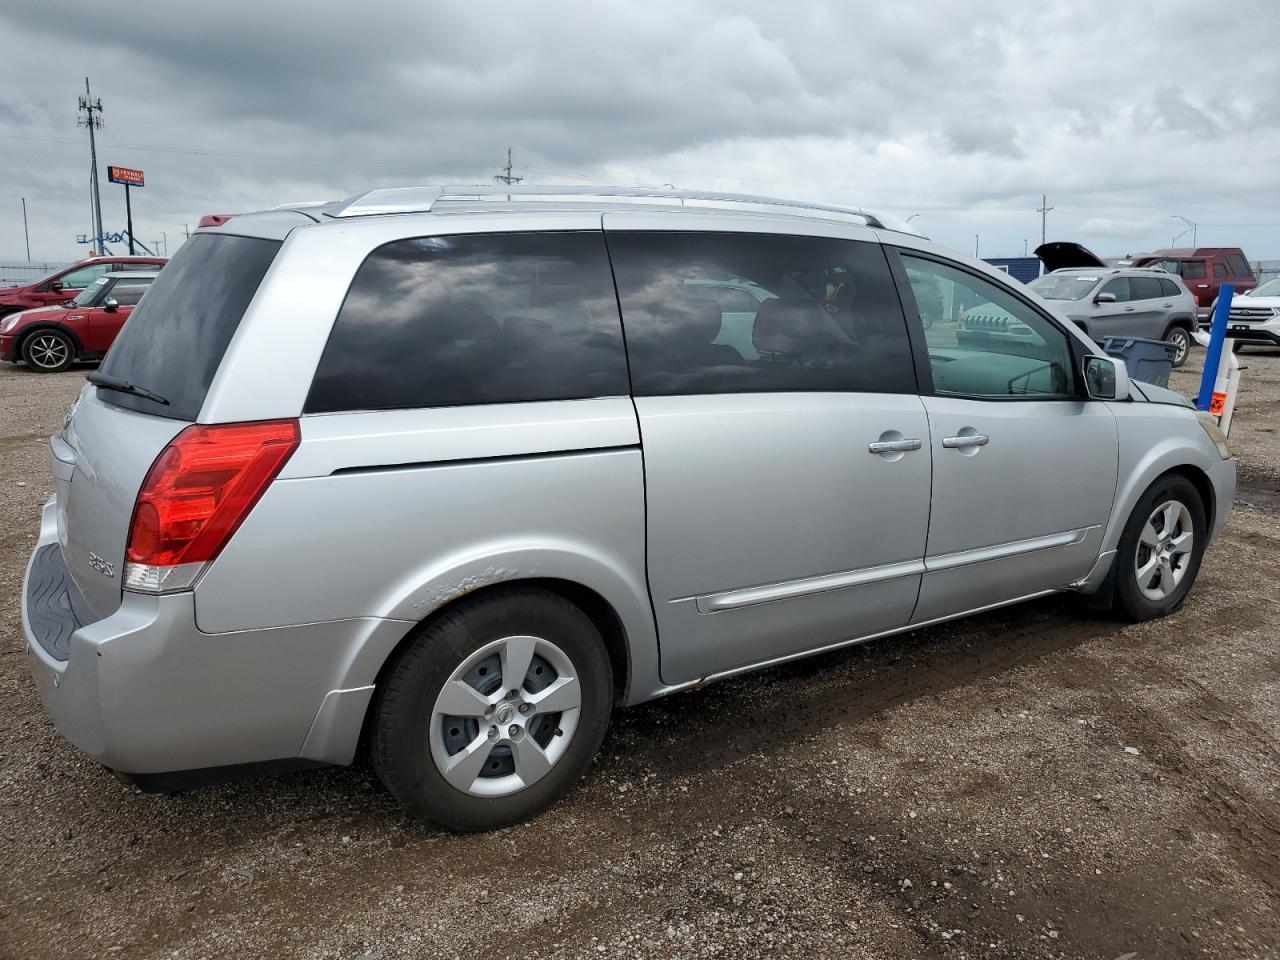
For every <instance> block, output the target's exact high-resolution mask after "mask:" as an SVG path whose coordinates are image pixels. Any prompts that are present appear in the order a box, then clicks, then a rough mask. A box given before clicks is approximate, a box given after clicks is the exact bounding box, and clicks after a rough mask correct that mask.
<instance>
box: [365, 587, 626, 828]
mask: <svg viewBox="0 0 1280 960" xmlns="http://www.w3.org/2000/svg"><path fill="white" fill-rule="evenodd" d="M381 687H382V689H381V690H380V692H379V696H378V699H377V702H376V704H375V715H374V725H373V736H372V753H373V763H374V767H375V769H376V770H377V772H378V776H379V777H381V779H382V782H383V783H384V784H385V785H386V787H387V789H388V790H390V791H391V793H392V794H393V795H394V796H395V797H396V799H397V800H399V801H400V803H401V804H402V805H403V806H404V808H405V809H406V810H407V811H408V812H409V813H410V814H412V815H413V816H415V817H418V818H420V819H424V820H429V821H433V822H435V823H439V824H441V825H443V826H445V827H448V828H450V829H452V830H459V831H474V830H494V829H497V828H499V827H505V826H509V825H511V824H513V823H518V822H520V821H522V820H528V819H529V818H531V817H533V816H536V815H537V814H539V813H541V812H542V811H543V810H545V809H546V808H547V807H549V806H551V805H552V804H553V803H555V802H556V801H557V800H559V799H560V798H561V797H562V796H563V795H564V794H565V793H567V792H568V790H569V789H570V788H571V787H572V786H573V785H574V784H575V783H576V782H577V781H578V779H579V778H580V777H581V776H582V775H583V773H585V772H586V770H587V768H588V767H589V766H590V764H591V761H592V759H593V758H594V757H595V755H596V752H597V751H598V750H599V749H600V744H601V743H602V742H603V741H604V735H605V731H606V730H607V729H608V726H609V715H610V712H611V709H612V704H613V675H612V670H611V668H610V663H609V656H608V653H607V651H606V650H605V646H604V641H603V639H602V638H601V636H600V632H599V631H598V630H597V629H596V627H595V624H594V623H592V621H591V619H590V618H589V617H588V616H587V615H586V614H585V613H583V612H582V610H581V609H579V608H578V607H577V606H575V605H574V604H572V603H570V602H569V601H568V600H566V599H564V598H563V597H561V596H559V595H558V594H554V593H551V592H549V591H546V590H541V589H538V588H534V587H504V588H501V589H498V590H494V591H492V592H489V593H486V594H484V595H482V596H478V597H475V598H471V599H467V600H462V601H460V602H459V603H458V604H457V605H456V606H455V607H453V608H451V609H450V610H449V611H447V612H446V613H444V614H443V615H441V616H440V617H438V618H437V619H435V620H434V621H432V622H431V623H430V625H429V626H427V627H426V628H425V629H424V630H422V631H421V633H419V635H418V636H417V637H416V638H414V639H413V640H412V642H411V643H410V645H409V647H408V648H407V649H406V650H405V651H404V652H403V654H402V655H400V657H399V659H398V660H397V661H396V662H395V663H394V665H393V666H392V668H391V670H390V673H389V675H388V676H387V679H386V681H385V682H384V683H383V684H382V685H381Z"/></svg>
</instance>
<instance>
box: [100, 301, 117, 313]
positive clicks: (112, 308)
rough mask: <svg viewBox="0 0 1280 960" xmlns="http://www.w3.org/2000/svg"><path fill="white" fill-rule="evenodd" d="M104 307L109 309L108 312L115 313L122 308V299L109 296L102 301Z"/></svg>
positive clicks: (106, 309)
mask: <svg viewBox="0 0 1280 960" xmlns="http://www.w3.org/2000/svg"><path fill="white" fill-rule="evenodd" d="M102 309H103V310H105V311H107V313H115V312H116V311H117V310H118V309H120V301H119V300H117V299H116V298H115V297H107V299H105V300H103V301H102Z"/></svg>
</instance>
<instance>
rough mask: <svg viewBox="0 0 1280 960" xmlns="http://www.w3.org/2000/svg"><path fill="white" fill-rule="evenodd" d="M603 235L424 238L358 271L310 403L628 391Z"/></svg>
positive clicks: (331, 405) (377, 253)
mask: <svg viewBox="0 0 1280 960" xmlns="http://www.w3.org/2000/svg"><path fill="white" fill-rule="evenodd" d="M627 392H628V384H627V365H626V353H625V351H624V349H623V344H622V330H621V324H620V323H619V320H618V303H617V299H616V298H615V296H614V290H613V280H612V278H611V277H610V274H609V259H608V255H607V253H606V251H605V245H604V238H603V236H602V235H601V234H600V233H505V234H473V235H463V236H447V237H420V238H416V239H411V240H397V241H395V242H393V243H388V244H385V245H384V246H381V247H379V248H378V249H376V250H374V251H373V253H371V254H369V256H368V258H367V259H366V260H365V262H364V263H363V264H361V266H360V269H359V270H358V271H357V272H356V276H355V279H354V280H353V281H352V283H351V289H350V290H349V291H348V292H347V298H346V300H345V301H344V302H343V304H342V309H341V310H340V311H339V312H338V318H337V320H335V321H334V325H333V331H332V332H331V333H330V335H329V342H328V343H327V344H326V346H325V349H324V354H323V355H322V356H321V358H320V364H319V366H318V367H317V369H316V375H315V380H314V381H313V383H312V385H311V393H310V396H308V398H307V404H306V411H307V412H308V413H327V412H333V411H338V410H392V409H398V408H407V407H451V406H459V405H464V404H479V403H512V402H518V401H528V400H572V399H581V398H586V397H605V396H625V395H626V394H627Z"/></svg>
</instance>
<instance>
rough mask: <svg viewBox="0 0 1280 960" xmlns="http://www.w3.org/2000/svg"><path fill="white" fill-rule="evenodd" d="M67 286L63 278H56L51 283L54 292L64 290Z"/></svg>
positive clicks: (50, 287)
mask: <svg viewBox="0 0 1280 960" xmlns="http://www.w3.org/2000/svg"><path fill="white" fill-rule="evenodd" d="M65 288H66V284H65V283H63V282H62V281H61V280H54V281H52V282H51V283H50V284H49V289H50V290H52V291H53V292H54V293H58V292H59V291H60V290H63V289H65Z"/></svg>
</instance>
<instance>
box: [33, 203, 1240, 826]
mask: <svg viewBox="0 0 1280 960" xmlns="http://www.w3.org/2000/svg"><path fill="white" fill-rule="evenodd" d="M917 291H921V293H920V294H917ZM939 297H941V299H942V300H943V301H944V302H943V304H942V306H941V307H939V306H938V304H937V303H935V302H934V301H936V300H938V299H939ZM922 300H924V301H927V303H928V307H927V311H922V307H921V305H920V304H921V301H922ZM958 303H963V304H969V305H973V304H980V305H990V306H991V307H993V308H997V309H999V310H1002V311H1005V312H1007V313H1008V314H1010V315H1012V316H1013V317H1015V318H1016V319H1017V321H1018V322H1020V323H1021V324H1023V325H1024V326H1025V327H1026V328H1027V330H1028V333H1027V334H1026V335H1025V336H1023V337H1021V338H1020V339H1019V342H1018V343H1017V344H1016V349H1015V348H1013V347H1010V348H1009V349H1008V351H1007V352H1006V351H1005V348H1004V347H1002V342H1001V341H999V340H991V341H987V342H983V343H981V344H979V345H977V346H975V345H974V344H973V343H965V342H961V340H960V339H959V338H958V337H957V329H956V326H955V324H954V323H947V322H931V323H926V322H924V320H923V319H922V312H928V315H929V317H930V319H931V320H936V317H935V316H934V315H935V314H939V315H941V316H943V317H949V316H954V315H955V313H956V311H955V309H954V305H955V304H958ZM88 380H89V381H90V382H89V385H87V386H86V387H85V388H84V390H83V392H82V393H81V394H80V397H79V399H78V400H77V401H76V402H75V404H74V405H73V406H72V408H71V410H70V412H69V413H68V415H67V418H66V422H65V424H64V426H63V429H62V430H61V432H59V433H58V434H57V435H56V436H54V437H53V438H52V439H51V440H50V444H49V448H50V464H51V467H52V470H53V474H54V476H55V478H56V493H55V495H54V497H53V498H52V499H51V500H50V501H49V502H48V503H47V504H46V505H45V508H44V514H43V519H42V523H41V528H40V536H39V541H38V543H37V545H36V547H35V550H34V552H33V554H32V557H31V561H30V565H29V567H28V570H27V575H26V579H25V584H24V591H23V594H24V595H23V604H22V623H23V629H24V631H25V635H26V645H27V651H28V657H29V662H30V668H31V671H32V674H33V676H34V678H35V680H36V683H37V684H38V686H39V690H40V695H41V697H42V699H43V702H44V704H45V707H46V709H47V710H48V712H49V714H50V715H51V717H52V718H53V721H54V723H55V724H56V725H57V727H58V728H59V730H61V731H62V733H63V734H65V735H66V737H67V738H68V739H70V740H71V741H72V742H73V743H74V744H75V745H76V746H78V747H79V748H80V749H81V750H83V751H85V752H86V753H88V754H90V755H91V756H93V757H95V758H97V759H98V760H100V761H101V762H102V763H103V764H105V765H106V766H107V767H109V768H111V769H113V770H114V771H116V772H118V773H119V774H120V775H121V776H122V777H124V778H126V779H128V780H131V781H133V782H135V783H137V784H138V785H139V786H141V787H143V788H152V789H162V790H170V789H176V788H178V787H180V786H183V785H187V784H193V783H201V782H211V781H214V780H224V779H228V778H232V777H237V776H244V775H249V774H255V773H262V772H274V771H283V770H288V769H292V768H301V767H306V766H314V765H319V764H349V763H351V762H352V759H353V757H354V755H355V753H356V750H357V746H358V745H360V744H361V743H364V742H367V743H368V749H369V753H370V755H371V757H372V761H373V763H374V765H375V767H376V769H377V771H378V773H379V775H380V776H381V778H382V780H383V781H384V782H385V783H386V785H387V787H388V789H389V790H390V791H391V792H392V793H393V794H394V795H395V796H396V797H397V798H398V799H399V801H400V802H401V803H402V804H403V805H404V807H405V808H406V809H407V810H408V811H410V812H411V813H412V814H413V815H415V816H418V817H422V818H426V819H429V820H433V821H436V822H438V823H441V824H444V825H446V826H448V827H451V828H454V829H459V830H476V829H487V828H493V827H498V826H501V825H504V824H510V823H513V822H516V821H519V820H521V819H524V818H527V817H530V816H532V815H534V814H536V813H538V812H539V811H541V810H543V809H544V808H546V807H548V806H549V805H550V804H552V803H553V802H554V801H555V800H556V799H557V798H558V797H560V796H561V795H563V794H564V793H565V792H566V791H567V790H568V789H569V788H570V787H571V786H572V784H573V783H574V782H575V781H576V780H577V779H578V778H579V777H580V776H581V775H582V774H583V772H584V771H585V770H586V769H587V767H588V765H589V764H590V763H591V760H592V757H593V756H594V755H595V753H596V751H597V750H598V749H599V747H600V745H601V742H602V740H603V739H604V736H605V731H606V728H607V727H608V723H609V718H610V713H611V711H612V710H613V709H614V708H615V707H618V706H623V705H628V704H635V703H639V702H641V701H644V700H648V699H651V698H654V697H658V696H662V695H664V694H669V693H672V692H675V691H679V690H685V689H688V688H692V687H696V686H698V685H701V684H704V683H706V682H708V681H711V680H715V679H718V678H722V677H727V676H731V675H734V674H738V673H742V672H744V671H748V670H754V669H758V668H761V667H767V666H770V665H772V664H778V663H781V662H783V661H787V660H791V659H794V658H797V657H802V656H806V655H808V654H812V653H815V652H819V651H826V650H831V649H833V648H837V647H841V646H844V645H847V644H852V643H857V642H861V641H865V640H869V639H873V638H876V637H881V636H885V635H888V634H893V633H898V632H902V631H906V630H912V629H914V628H916V627H920V626H924V625H926V624H933V623H938V622H939V621H943V620H948V619H951V618H954V617H960V616H964V615H966V614H969V613H974V612H976V611H981V610H989V609H991V608H993V607H999V606H1002V605H1005V604H1011V603H1016V602H1018V601H1021V600H1027V599H1030V598H1033V597H1040V596H1044V595H1046V594H1051V593H1055V592H1063V591H1067V592H1074V593H1078V594H1086V595H1092V598H1093V603H1094V604H1095V605H1101V606H1111V607H1114V608H1115V609H1116V610H1117V611H1118V612H1119V613H1120V614H1122V615H1124V616H1126V617H1130V618H1133V619H1137V620H1142V619H1147V618H1152V617H1159V616H1163V615H1165V614H1168V613H1169V612H1171V611H1172V610H1174V609H1175V608H1177V607H1178V605H1179V604H1180V603H1182V601H1183V599H1184V598H1185V597H1186V595H1187V592H1188V591H1189V590H1190V589H1191V585H1192V583H1193V582H1194V580H1195V577H1196V572H1197V569H1198V567H1199V564H1200V558H1201V555H1202V553H1203V551H1204V549H1205V546H1206V545H1207V543H1208V542H1209V540H1210V538H1211V537H1212V536H1213V535H1214V533H1215V531H1217V530H1218V529H1220V528H1221V527H1222V525H1223V523H1224V522H1225V520H1226V518H1227V515H1228V513H1229V511H1230V509H1231V500H1232V493H1233V489H1234V485H1235V462H1234V461H1233V460H1232V459H1231V458H1230V455H1229V452H1228V450H1227V446H1226V442H1225V440H1224V438H1223V436H1222V434H1221V432H1220V431H1219V430H1218V427H1217V425H1216V423H1215V421H1213V420H1212V419H1210V418H1207V417H1204V416H1200V415H1197V413H1196V411H1195V410H1193V409H1191V407H1190V406H1189V404H1188V403H1187V402H1186V401H1185V400H1182V399H1181V398H1180V397H1178V396H1176V395H1175V394H1173V393H1171V392H1169V391H1167V390H1162V389H1159V388H1157V387H1153V386H1148V385H1146V384H1142V383H1136V382H1130V380H1129V379H1128V377H1127V374H1126V371H1125V369H1124V366H1123V364H1122V363H1120V362H1118V361H1115V360H1112V359H1109V358H1107V357H1105V356H1103V355H1102V354H1101V353H1100V352H1099V351H1098V348H1097V347H1096V346H1094V344H1093V343H1092V342H1091V341H1089V340H1088V339H1087V338H1085V337H1084V336H1083V335H1081V334H1080V332H1079V331H1078V330H1077V329H1076V328H1075V327H1074V326H1073V325H1072V324H1071V323H1070V322H1068V321H1066V320H1065V319H1064V318H1062V317H1060V316H1059V315H1057V314H1056V313H1055V312H1054V310H1053V308H1052V307H1051V306H1049V305H1048V304H1047V303H1046V302H1044V301H1042V300H1040V299H1039V298H1037V297H1036V295H1035V294H1034V293H1031V292H1029V291H1028V290H1027V289H1026V288H1024V287H1022V286H1021V285H1019V284H1018V283H1017V282H1016V281H1012V280H1010V279H1009V278H1008V277H1007V276H1006V275H1004V274H1002V273H999V272H997V271H995V270H993V269H992V268H990V267H988V266H987V265H985V264H983V263H981V262H979V261H977V260H974V259H970V258H968V257H965V256H962V255H959V254H956V253H955V252H953V251H950V250H948V249H945V248H943V247H941V246H938V245H936V244H934V243H931V242H929V241H928V240H925V239H923V238H921V237H919V236H916V235H914V234H912V233H910V232H909V228H907V227H906V226H905V225H897V224H895V223H894V222H893V221H891V220H889V219H887V218H884V217H878V216H874V215H872V214H870V213H866V212H864V211H861V210H858V209H855V208H840V207H829V206H821V205H816V204H808V203H803V202H790V201H781V200H770V199H764V198H751V197H737V196H732V195H718V194H698V193H685V192H672V191H648V190H601V189H598V188H591V189H584V190H575V189H572V188H563V187H552V188H510V187H501V188H496V189H486V188H483V187H480V188H472V187H466V188H459V189H450V188H439V187H432V188H405V189H384V190H374V191H372V192H369V193H366V194H363V195H360V196H357V197H354V198H352V199H349V200H346V201H341V202H335V203H329V204H303V205H297V206H294V207H287V208H278V209H275V210H271V211H267V212H263V213H255V214H248V215H240V216H234V217H231V218H228V219H225V221H224V222H221V223H219V224H218V225H216V226H212V227H209V228H206V229H202V230H200V231H198V232H197V233H196V234H194V235H193V236H192V238H191V240H190V241H189V242H187V243H186V244H184V245H183V247H182V249H181V250H180V251H179V252H178V253H177V255H176V256H175V257H174V258H173V259H172V261H171V262H170V263H169V265H168V266H167V267H166V268H165V269H164V271H163V272H162V273H161V274H160V275H159V277H158V278H157V279H156V281H155V283H154V285H153V286H152V288H151V290H150V292H149V293H148V294H147V296H146V298H145V299H144V300H143V301H142V303H141V304H140V305H139V306H138V308H137V310H136V311H135V312H134V314H133V315H132V316H131V317H130V319H129V320H128V322H127V323H126V324H125V327H124V330H123V331H122V333H121V334H120V336H119V338H118V339H117V341H116V343H115V345H114V346H113V347H112V349H111V351H110V353H109V354H108V355H107V357H106V360H105V362H104V363H103V365H102V367H101V369H100V370H98V371H94V372H92V373H90V374H89V375H88Z"/></svg>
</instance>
